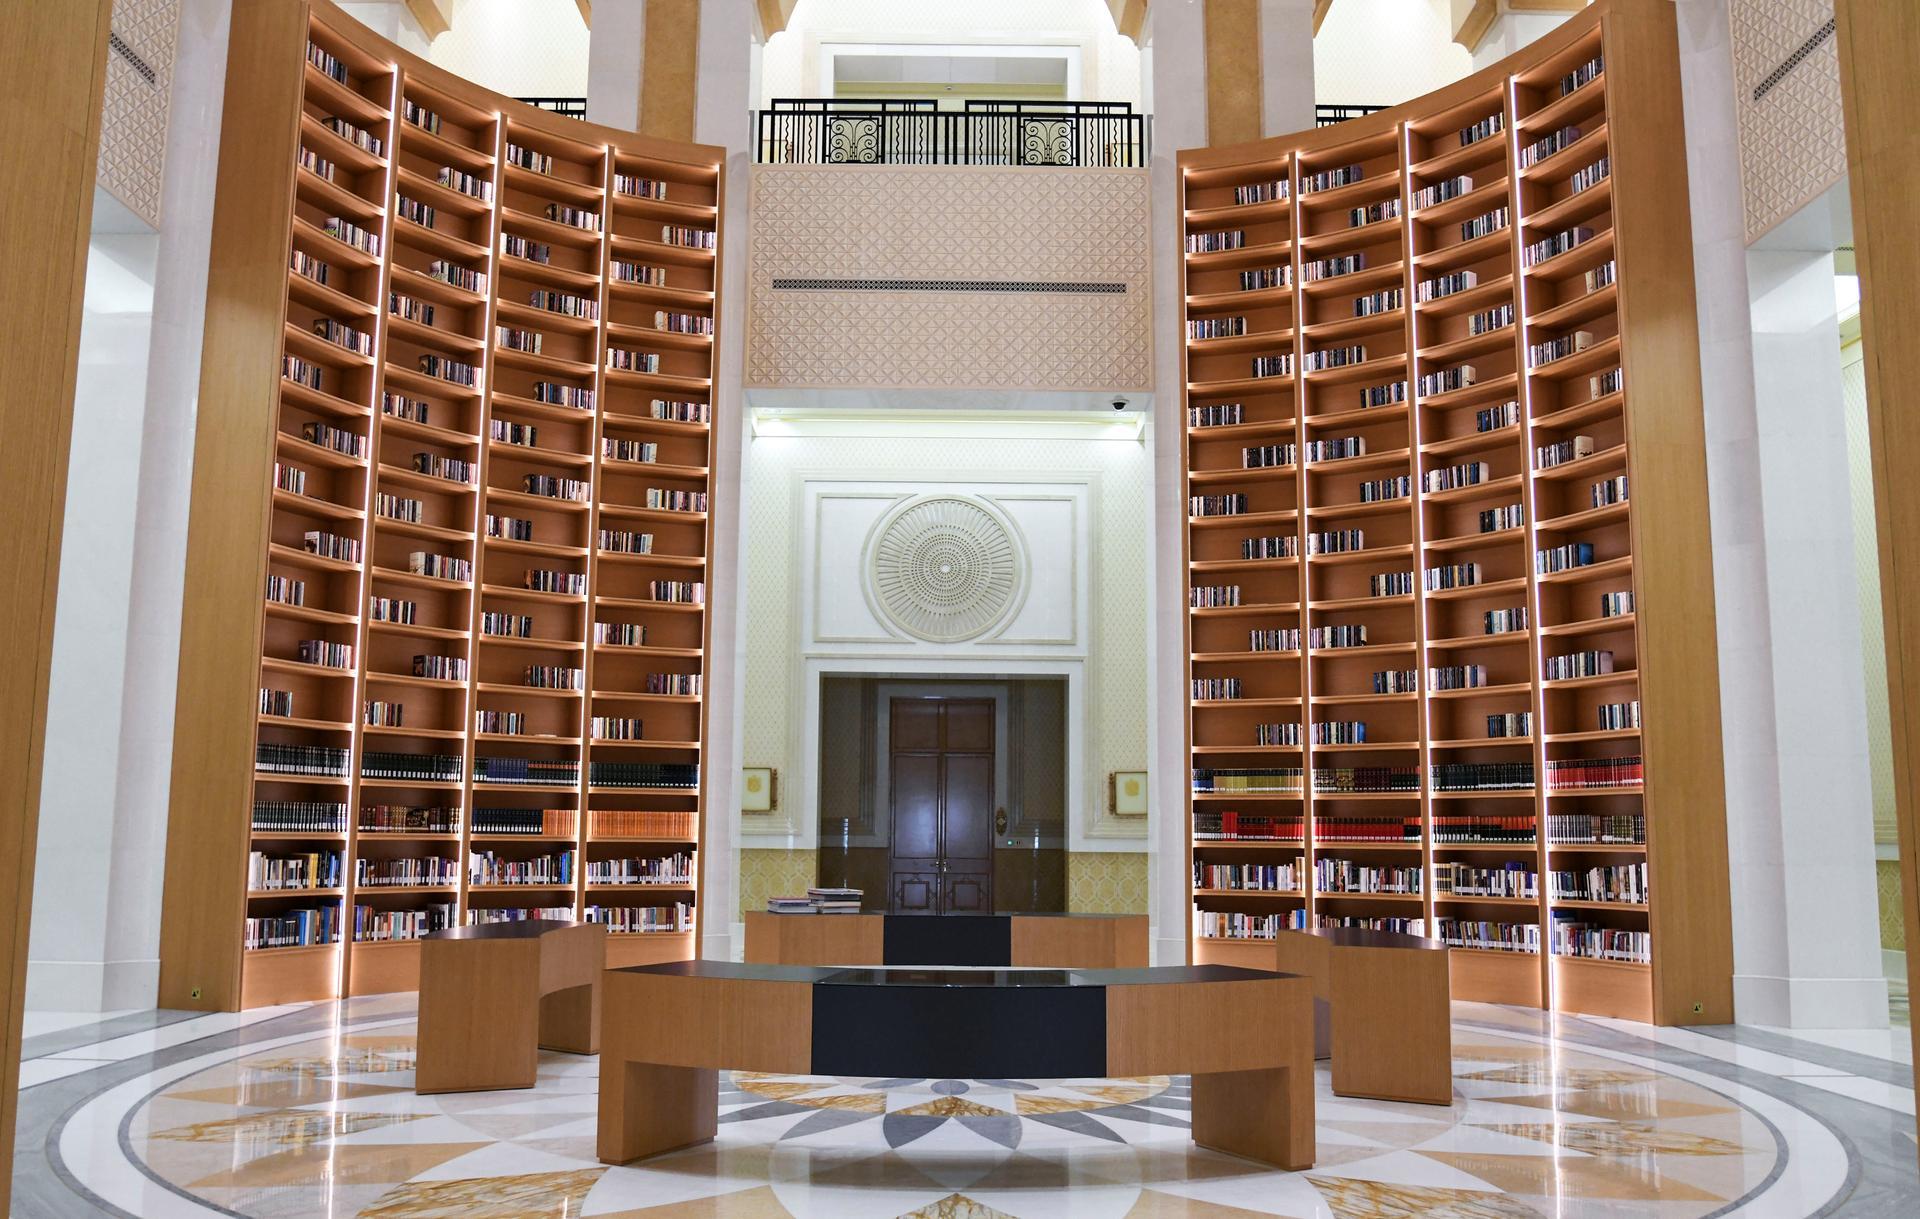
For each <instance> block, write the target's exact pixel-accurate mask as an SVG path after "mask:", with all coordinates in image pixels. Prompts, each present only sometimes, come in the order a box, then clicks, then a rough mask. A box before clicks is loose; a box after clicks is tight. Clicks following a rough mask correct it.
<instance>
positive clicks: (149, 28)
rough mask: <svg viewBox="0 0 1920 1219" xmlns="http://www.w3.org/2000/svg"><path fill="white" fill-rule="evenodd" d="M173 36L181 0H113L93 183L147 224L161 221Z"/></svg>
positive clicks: (176, 31)
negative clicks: (97, 173)
mask: <svg viewBox="0 0 1920 1219" xmlns="http://www.w3.org/2000/svg"><path fill="white" fill-rule="evenodd" d="M179 36H180V0H114V5H113V40H112V42H111V44H110V45H109V46H108V48H107V84H106V94H105V100H104V102H103V104H102V110H101V115H100V159H99V184H100V186H101V188H102V189H104V190H106V191H107V192H108V193H109V194H111V195H112V196H113V197H114V198H116V199H118V200H119V201H120V202H122V203H124V204H126V206H127V209H128V210H129V211H131V212H132V213H133V214H134V215H136V216H138V217H140V219H142V220H144V221H146V222H147V223H148V224H150V225H152V226H153V227H154V228H159V227H160V195H161V185H162V182H163V181H164V179H165V174H166V152H167V112H168V108H169V103H170V101H171V99H172V96H173V57H174V44H175V42H176V40H177V39H178V38H179Z"/></svg>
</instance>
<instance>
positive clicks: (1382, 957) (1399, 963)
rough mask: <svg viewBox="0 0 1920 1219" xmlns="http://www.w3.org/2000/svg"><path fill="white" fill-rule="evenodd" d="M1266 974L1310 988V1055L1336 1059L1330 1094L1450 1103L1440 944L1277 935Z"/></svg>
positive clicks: (1447, 987) (1380, 936)
mask: <svg viewBox="0 0 1920 1219" xmlns="http://www.w3.org/2000/svg"><path fill="white" fill-rule="evenodd" d="M1271 968H1273V969H1277V970H1281V971H1283V972H1286V973H1292V974H1299V975H1300V976H1302V977H1304V978H1307V979H1309V980H1311V982H1312V984H1313V1007H1314V1057H1316V1058H1326V1057H1327V1056H1328V1055H1329V1054H1331V1055H1332V1057H1333V1093H1334V1095H1335V1096H1354V1097H1365V1098H1368V1099H1373V1100H1399V1101H1412V1102H1414V1103H1416V1104H1422V1105H1450V1104H1452V1103H1453V1004H1452V990H1451V986H1452V982H1451V975H1450V974H1449V973H1448V969H1447V946H1446V945H1445V944H1443V943H1441V942H1440V941H1439V940H1429V939H1425V938H1423V937H1421V936H1417V935H1405V934H1402V933H1400V932H1397V931H1369V930H1366V929H1364V928H1359V927H1315V928H1311V929H1308V930H1299V931H1281V932H1280V933H1279V935H1278V936H1276V937H1275V939H1274V942H1273V956H1272V964H1271Z"/></svg>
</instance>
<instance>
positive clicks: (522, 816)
mask: <svg viewBox="0 0 1920 1219" xmlns="http://www.w3.org/2000/svg"><path fill="white" fill-rule="evenodd" d="M282 8H284V9H286V10H298V11H297V12H293V13H288V12H277V13H275V12H262V11H260V10H273V9H282ZM235 23H236V29H235V32H234V39H233V46H234V56H235V64H234V70H233V71H232V72H231V73H230V78H229V89H228V95H227V100H226V114H227V123H228V126H229V130H228V132H227V134H226V135H225V136H224V137H223V149H222V154H223V155H222V166H221V181H220V189H219V199H218V203H217V205H216V222H215V242H216V254H215V259H214V265H213V276H214V293H215V297H216V299H222V298H225V299H232V300H235V301H240V300H248V301H252V302H254V306H255V307H254V309H253V310H252V311H251V312H248V311H243V310H240V309H238V308H236V309H234V310H232V311H228V312H222V311H219V310H216V311H215V313H214V316H212V317H210V321H209V329H208V339H207V352H208V355H207V367H206V369H205V370H204V371H203V393H202V423H201V434H200V437H199V438H198V439H197V441H196V444H197V451H196V458H195V462H196V467H195V490H194V502H193V514H192V532H191V537H190V542H189V550H190V553H189V560H188V562H189V584H188V596H187V601H186V627H185V630H184V632H183V645H182V657H181V689H180V707H179V719H178V724H177V728H176V764H175V776H174V788H173V808H174V809H175V812H174V814H173V824H172V825H171V826H170V834H169V846H168V852H169V854H168V884H167V891H166V900H165V920H164V924H163V931H162V981H161V991H162V995H161V1000H162V1002H163V1003H165V1004H167V1005H169V1006H178V1007H203V1008H207V1007H211V1008H234V1007H254V1006H259V1005H262V1004H268V1003H277V1002H285V1001H291V1000H300V999H315V998H325V997H330V996H334V995H339V994H371V993H381V992H386V991H394V990H407V989H412V988H414V987H415V986H417V985H418V970H419V944H418V937H419V936H420V935H421V934H424V933H425V932H427V931H430V930H433V929H435V928H438V927H441V926H452V925H458V924H462V923H469V922H476V921H485V920H490V919H498V918H507V917H525V916H528V915H533V914H545V915H549V916H553V917H561V918H574V919H595V920H599V921H604V922H607V923H608V924H609V930H610V932H612V934H611V936H610V938H609V950H608V956H609V963H610V964H615V965H626V964H639V963H645V962H649V961H657V960H671V959H678V958H686V957H691V956H693V955H694V944H695V943H696V939H695V935H696V930H697V921H698V914H697V910H698V902H697V892H698V876H699V858H698V854H697V852H698V846H699V839H700V831H701V827H702V813H703V807H704V805H703V800H702V793H703V791H704V785H703V782H702V780H703V772H702V769H701V762H702V752H701V751H702V745H703V742H704V740H705V737H706V731H705V729H706V711H705V703H704V702H703V700H702V689H701V681H700V676H701V674H702V673H703V671H704V668H705V664H704V661H705V657H706V654H707V648H708V645H709V631H708V623H707V615H706V612H705V604H704V601H705V597H704V590H705V585H706V580H707V575H706V567H707V556H708V555H709V554H710V553H711V543H712V537H711V527H710V523H709V517H708V515H707V512H706V494H707V491H708V487H709V484H708V472H709V457H710V446H709V437H710V421H711V407H710V403H711V401H712V382H711V377H712V367H713V360H712V353H713V343H714V339H713V327H714V321H715V318H716V316H717V314H718V310H717V308H716V304H717V301H716V297H715V289H716V286H717V285H718V283H719V282H720V275H719V267H718V253H717V250H718V244H719V243H718V235H717V230H718V228H719V217H720V215H721V214H722V210H721V205H722V199H721V191H722V181H721V177H722V165H723V156H724V153H723V150H721V149H718V148H713V147H708V146H703V145H689V144H679V143H674V142H670V141H660V140H654V139H649V138H646V137H641V136H638V135H635V134H633V133H630V132H620V131H614V130H611V129H607V128H602V127H597V126H593V125H589V124H586V123H581V122H578V121H575V120H571V119H567V118H562V117H558V116H555V115H551V114H548V113H545V112H542V111H539V110H536V109H534V108H532V107H529V106H526V105H523V104H521V103H518V102H515V101H512V100H511V99H507V98H504V97H500V96H497V95H494V94H492V93H489V92H487V91H486V90H483V89H480V88H478V87H476V86H474V85H472V84H470V83H468V82H465V81H462V80H460V79H458V78H456V77H453V76H451V75H449V74H447V73H445V72H443V71H440V70H438V69H436V68H434V67H433V66H432V65H429V64H426V63H424V62H423V61H420V60H418V59H416V58H414V57H412V56H409V55H407V54H406V53H404V52H402V51H400V50H398V49H397V48H394V47H392V46H391V45H389V44H386V43H385V42H383V41H382V40H381V39H379V38H378V37H376V36H374V35H373V34H371V33H370V32H369V31H367V30H365V29H364V28H363V27H361V26H359V25H358V24H357V23H356V22H354V21H353V20H352V19H350V18H348V17H346V16H345V15H344V14H342V13H341V12H340V11H339V10H338V9H336V8H334V7H333V6H332V5H331V4H329V3H326V2H325V0H314V2H313V3H312V4H311V5H310V6H309V5H306V4H291V5H286V6H273V5H259V6H244V7H243V10H242V11H237V12H236V14H235ZM243 59H244V60H245V62H244V63H243V62H242V60H243ZM290 80H292V81H297V82H298V83H297V87H294V86H292V85H290V84H289V83H288V82H289V81H290ZM276 205H277V206H278V208H279V210H276ZM229 226H231V227H232V228H233V229H234V230H237V232H236V233H235V248H234V249H233V250H230V251H229V252H228V254H229V256H228V257H224V258H223V257H222V254H221V251H220V248H219V247H220V244H221V242H222V239H223V236H226V235H227V234H228V228H229ZM345 226H352V228H347V227H345ZM355 230H357V232H356V231H355ZM273 251H277V253H273V256H272V258H271V261H270V262H268V261H267V256H268V254H269V253H270V252H273ZM269 276H270V277H271V280H270V281H269V280H268V279H267V277H269ZM261 313H270V314H271V315H272V316H273V317H274V318H275V321H276V324H275V325H274V326H273V327H271V329H268V328H265V327H262V326H260V325H259V324H258V322H257V317H256V315H257V314H261ZM263 412H264V413H263ZM210 432H212V433H213V435H209V433H210ZM249 440H253V441H257V442H258V444H257V447H256V446H255V445H254V444H250V443H248V441H249ZM221 446H226V447H224V448H222V447H221ZM254 488H258V492H257V495H258V504H257V505H255V504H254V503H252V502H250V501H252V499H253V497H254V496H255V494H256V493H255V491H254ZM263 591H264V593H265V598H264V600H263V596H262V594H263ZM243 640H247V641H252V640H257V643H252V642H240V641H243ZM256 677H257V682H256V681H255V680H254V679H255V678H256ZM255 685H257V687H258V690H259V695H258V698H259V703H258V705H257V707H255V709H254V710H253V711H251V712H248V707H249V704H250V703H251V701H252V699H253V698H254V694H253V687H254V686H255ZM289 699H290V706H289V705H288V700H289ZM243 712H248V713H247V714H246V717H245V719H244V721H242V720H240V719H239V716H240V714H241V713H243ZM396 714H397V722H396V718H395V717H396ZM289 861H292V862H289ZM276 885H279V886H284V887H274V886H276ZM256 920H279V922H278V923H277V924H276V925H275V926H274V927H273V930H274V931H275V932H277V935H278V937H279V938H280V939H282V940H284V939H291V940H294V941H297V942H294V943H286V944H279V943H277V942H276V941H274V940H265V941H263V940H262V938H261V937H262V933H263V932H264V931H265V930H266V929H267V928H266V927H265V925H264V923H263V922H256Z"/></svg>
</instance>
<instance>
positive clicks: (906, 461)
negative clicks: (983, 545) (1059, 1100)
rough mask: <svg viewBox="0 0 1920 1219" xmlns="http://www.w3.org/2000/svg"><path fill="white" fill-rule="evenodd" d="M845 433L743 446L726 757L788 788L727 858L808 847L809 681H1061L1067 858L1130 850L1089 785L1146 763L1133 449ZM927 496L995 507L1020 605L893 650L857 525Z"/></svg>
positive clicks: (971, 435)
mask: <svg viewBox="0 0 1920 1219" xmlns="http://www.w3.org/2000/svg"><path fill="white" fill-rule="evenodd" d="M846 430H847V431H849V432H852V433H855V434H851V435H835V436H819V435H806V436H770V435H765V434H763V435H761V436H759V437H757V438H756V439H755V440H754V441H753V442H752V446H751V451H750V454H749V459H748V474H749V478H748V480H747V488H746V496H747V507H746V516H745V518H744V519H743V521H742V527H743V529H744V538H745V545H746V564H747V571H746V579H745V591H746V599H747V600H746V614H747V618H746V626H745V630H744V632H743V633H744V636H745V652H746V670H745V683H744V691H743V694H742V700H741V702H742V707H743V714H744V724H743V733H742V735H743V744H744V758H743V760H744V762H745V764H747V765H752V766H775V767H779V768H780V769H781V771H782V774H783V777H785V776H792V777H793V784H792V786H790V787H789V786H787V784H786V783H784V782H783V787H785V788H786V790H787V791H789V792H790V793H792V794H791V795H790V796H789V797H787V798H783V800H782V801H781V803H782V811H781V815H780V816H778V817H776V818H767V819H759V818H756V819H753V820H751V821H749V822H745V823H742V826H741V828H742V834H743V837H742V844H743V845H744V846H748V847H770V846H791V847H797V848H803V849H804V848H811V847H812V846H813V845H814V836H815V834H816V833H817V829H818V827H817V824H816V823H815V819H814V818H813V817H811V816H810V815H809V814H810V810H811V808H812V806H813V805H812V802H813V798H814V795H815V793H814V791H813V790H811V789H812V787H813V784H812V781H811V778H810V776H811V775H812V771H813V764H814V759H815V758H816V757H817V741H818V735H817V733H818V730H819V725H818V723H817V718H818V717H817V700H818V678H819V675H820V674H821V673H823V672H873V673H900V674H909V675H925V674H934V673H938V674H1014V673H1031V674H1037V675H1049V676H1063V677H1066V678H1067V679H1068V681H1069V683H1070V687H1071V694H1070V707H1069V717H1068V718H1069V737H1070V741H1069V746H1070V752H1071V755H1072V757H1074V758H1075V759H1077V760H1078V765H1076V766H1074V773H1073V774H1072V775H1071V776H1070V778H1069V799H1070V802H1071V804H1070V809H1069V832H1070V842H1069V847H1070V849H1072V850H1074V851H1116V850H1117V851H1134V852H1137V851H1140V850H1142V849H1143V848H1144V846H1145V845H1146V844H1145V843H1144V841H1143V840H1142V838H1141V836H1140V835H1142V834H1143V833H1144V832H1145V830H1146V826H1144V825H1141V824H1140V823H1138V822H1119V823H1116V822H1114V821H1113V820H1112V819H1110V818H1108V817H1107V816H1106V785H1105V784H1106V780H1105V776H1106V774H1107V772H1109V771H1115V770H1139V769H1142V768H1144V767H1146V766H1147V765H1148V762H1147V723H1146V718H1147V717H1146V703H1147V697H1148V686H1147V668H1148V666H1147V656H1146V635H1147V624H1148V614H1149V609H1148V606H1147V604H1146V602H1145V599H1144V598H1143V597H1142V596H1141V595H1140V590H1141V589H1142V588H1143V587H1144V585H1145V584H1146V580H1147V530H1148V527H1149V525H1148V522H1149V520H1150V518H1151V515H1152V513H1151V506H1150V503H1149V495H1150V486H1151V483H1150V477H1149V470H1148V461H1147V455H1146V451H1145V447H1144V446H1143V445H1142V444H1141V442H1140V441H1139V440H1137V439H1115V440H1090V439H1078V438H1057V437H1055V438H1018V439H1009V438H1006V436H1005V435H1004V434H1002V435H999V436H996V435H994V434H993V433H992V432H982V431H981V430H980V425H977V424H975V425H953V426H943V425H928V426H927V427H926V428H925V430H924V432H923V433H922V434H918V435H915V434H911V433H907V432H905V431H903V430H901V429H899V428H898V427H894V428H892V429H891V430H890V431H889V432H888V434H884V435H871V434H869V435H860V434H858V433H859V432H860V431H861V430H862V426H861V425H860V424H848V425H846ZM933 492H947V493H952V494H956V495H963V496H968V497H973V498H977V499H981V500H984V501H986V502H988V503H990V504H993V505H995V506H996V507H995V510H996V511H999V512H1001V513H1003V514H1004V516H1005V518H1006V519H1009V520H1011V521H1012V522H1013V523H1014V532H1015V534H1016V536H1018V537H1019V538H1020V539H1021V544H1022V548H1023V549H1024V551H1025V555H1026V560H1027V567H1026V570H1027V571H1028V573H1029V574H1028V578H1027V582H1026V589H1027V592H1026V596H1025V600H1024V602H1023V603H1022V604H1021V605H1020V606H1019V607H1018V609H1017V610H1016V611H1013V612H1012V617H1011V618H1009V619H1008V621H1007V622H1006V623H1005V624H1004V625H1003V627H1002V628H1000V629H996V630H994V631H991V632H989V633H988V634H987V635H984V636H982V637H981V638H979V639H976V640H972V641H968V642H964V643H959V644H948V645H940V644H929V643H923V642H918V641H915V640H913V639H912V638H911V637H909V636H901V635H900V634H899V633H898V632H896V631H893V630H891V629H890V628H889V627H888V626H887V625H886V624H885V622H884V621H883V620H882V619H880V618H878V617H876V616H875V615H874V613H873V611H872V610H871V608H870V607H869V606H868V604H867V601H866V598H865V596H864V594H863V592H862V588H863V586H864V584H865V580H864V576H863V574H862V573H863V568H862V566H861V564H862V562H863V558H862V556H863V554H864V550H863V547H864V544H865V542H866V539H867V537H868V533H869V530H870V528H871V526H872V525H873V524H874V523H875V521H876V520H877V519H878V518H879V515H880V514H883V513H885V512H886V511H887V510H888V508H889V507H890V506H892V505H894V504H896V503H898V502H900V501H901V500H902V499H903V498H904V497H911V496H914V495H918V494H923V493H933ZM1076 797H1077V800H1076V799H1075V798H1076ZM715 807H716V808H718V807H720V806H719V805H716V806H715ZM1162 812H1163V810H1161V809H1160V808H1155V810H1154V814H1155V815H1156V816H1158V815H1161V814H1162Z"/></svg>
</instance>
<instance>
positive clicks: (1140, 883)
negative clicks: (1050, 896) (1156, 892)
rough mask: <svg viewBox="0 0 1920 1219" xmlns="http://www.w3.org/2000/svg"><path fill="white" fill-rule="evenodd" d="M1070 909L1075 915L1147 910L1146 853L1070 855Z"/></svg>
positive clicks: (1068, 888) (1068, 873) (1068, 865)
mask: <svg viewBox="0 0 1920 1219" xmlns="http://www.w3.org/2000/svg"><path fill="white" fill-rule="evenodd" d="M1067 909H1068V910H1071V911H1072V912H1073V913H1075V914H1146V913H1148V910H1147V856H1146V853H1145V852H1139V853H1133V852H1129V853H1127V854H1113V853H1108V852H1101V853H1100V854H1097V855H1096V854H1090V853H1084V852H1083V853H1078V854H1073V855H1069V856H1067Z"/></svg>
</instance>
